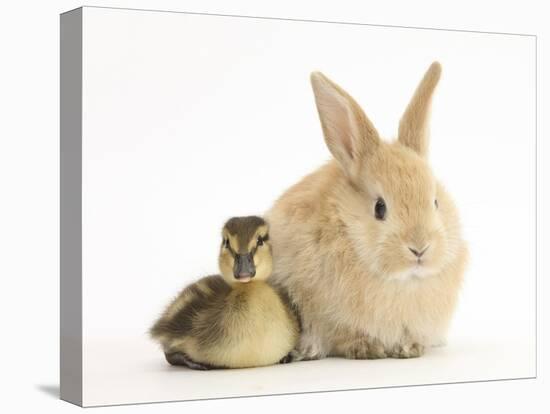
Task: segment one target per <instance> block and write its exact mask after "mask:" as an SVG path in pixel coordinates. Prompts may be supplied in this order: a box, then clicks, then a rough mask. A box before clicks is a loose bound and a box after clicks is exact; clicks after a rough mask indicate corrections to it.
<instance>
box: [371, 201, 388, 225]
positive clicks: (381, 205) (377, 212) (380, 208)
mask: <svg viewBox="0 0 550 414" xmlns="http://www.w3.org/2000/svg"><path fill="white" fill-rule="evenodd" d="M374 217H376V219H377V220H384V218H386V202H385V201H384V199H383V198H382V197H380V198H378V200H376V204H375V205H374Z"/></svg>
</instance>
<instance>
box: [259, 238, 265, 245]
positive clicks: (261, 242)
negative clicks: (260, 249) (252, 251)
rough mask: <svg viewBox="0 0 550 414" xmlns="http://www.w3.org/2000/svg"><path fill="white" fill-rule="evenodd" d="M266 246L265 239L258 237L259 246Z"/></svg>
mask: <svg viewBox="0 0 550 414" xmlns="http://www.w3.org/2000/svg"><path fill="white" fill-rule="evenodd" d="M263 245H264V239H263V237H262V236H258V246H263Z"/></svg>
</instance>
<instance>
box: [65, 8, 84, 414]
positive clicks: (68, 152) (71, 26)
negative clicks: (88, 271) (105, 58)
mask: <svg viewBox="0 0 550 414" xmlns="http://www.w3.org/2000/svg"><path fill="white" fill-rule="evenodd" d="M60 23H61V27H60V33H61V40H60V41H61V50H60V54H61V60H60V71H61V75H60V76H61V78H60V88H61V90H60V99H61V107H60V112H61V119H60V123H61V125H60V130H61V138H60V141H61V145H60V148H61V154H60V162H61V164H60V172H61V174H60V175H61V187H60V192H61V200H60V208H61V218H60V223H61V229H60V238H61V257H60V266H61V283H60V286H61V292H60V297H61V316H60V318H61V321H60V323H61V337H60V346H61V350H60V352H61V355H60V381H61V384H60V388H61V399H63V400H66V401H69V402H71V403H73V404H77V405H82V8H80V9H76V10H73V11H70V12H67V13H64V14H62V15H61V21H60Z"/></svg>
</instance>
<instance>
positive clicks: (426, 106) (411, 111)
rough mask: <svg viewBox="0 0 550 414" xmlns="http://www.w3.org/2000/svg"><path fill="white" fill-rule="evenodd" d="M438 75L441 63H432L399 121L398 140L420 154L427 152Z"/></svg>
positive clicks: (423, 154)
mask: <svg viewBox="0 0 550 414" xmlns="http://www.w3.org/2000/svg"><path fill="white" fill-rule="evenodd" d="M440 76H441V65H440V64H439V62H434V63H432V64H431V66H430V68H429V69H428V71H427V72H426V74H425V75H424V78H422V81H421V82H420V84H419V85H418V87H417V88H416V91H415V93H414V96H413V97H412V99H411V101H410V103H409V105H408V106H407V109H406V110H405V113H404V114H403V116H402V118H401V121H400V122H399V142H401V143H402V144H403V145H406V146H407V147H409V148H412V149H413V150H415V151H416V152H417V153H418V154H420V155H421V156H426V155H427V153H428V145H429V127H428V121H429V117H430V107H431V102H432V95H433V92H434V89H435V87H436V86H437V83H438V81H439V78H440Z"/></svg>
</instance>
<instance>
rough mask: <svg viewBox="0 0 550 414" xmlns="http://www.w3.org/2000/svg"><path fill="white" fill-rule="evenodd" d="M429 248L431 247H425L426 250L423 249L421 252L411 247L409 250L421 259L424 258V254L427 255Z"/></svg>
mask: <svg viewBox="0 0 550 414" xmlns="http://www.w3.org/2000/svg"><path fill="white" fill-rule="evenodd" d="M429 247H430V246H426V247H424V249H422V250H420V251H419V250H416V249H413V248H412V247H409V250H410V251H411V252H412V254H414V255H415V256H416V257H418V258H419V259H420V258H421V257H422V255H423V254H424V253H426V250H428V248H429Z"/></svg>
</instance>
